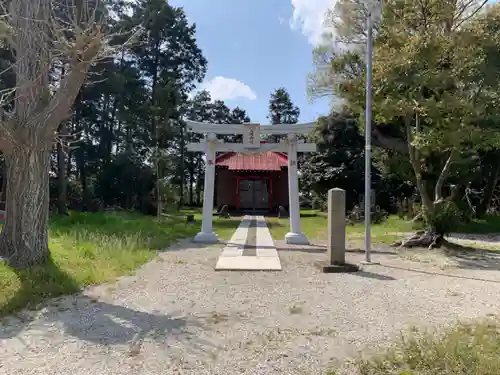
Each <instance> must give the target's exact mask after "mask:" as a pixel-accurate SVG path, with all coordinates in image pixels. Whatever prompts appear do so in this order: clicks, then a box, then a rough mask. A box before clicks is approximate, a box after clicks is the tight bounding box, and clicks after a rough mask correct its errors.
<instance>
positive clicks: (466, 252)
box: [442, 242, 500, 271]
mask: <svg viewBox="0 0 500 375" xmlns="http://www.w3.org/2000/svg"><path fill="white" fill-rule="evenodd" d="M442 250H443V252H444V254H445V255H446V256H447V257H449V258H450V259H451V260H453V261H454V262H455V263H456V266H457V267H458V268H462V269H474V270H490V271H500V252H499V251H491V250H485V249H479V248H476V247H472V246H464V245H459V244H456V243H451V242H446V243H445V244H444V246H443V248H442Z"/></svg>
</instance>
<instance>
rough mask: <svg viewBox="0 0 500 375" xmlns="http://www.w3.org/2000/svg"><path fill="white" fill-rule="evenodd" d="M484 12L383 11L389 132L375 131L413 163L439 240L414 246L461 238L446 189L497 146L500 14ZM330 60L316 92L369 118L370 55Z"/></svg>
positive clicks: (449, 4)
mask: <svg viewBox="0 0 500 375" xmlns="http://www.w3.org/2000/svg"><path fill="white" fill-rule="evenodd" d="M483 5H484V2H481V3H479V2H470V1H458V2H457V1H437V0H435V1H428V2H426V3H425V4H417V3H409V2H406V1H403V0H394V1H389V2H387V3H386V7H385V8H384V18H383V21H382V23H381V25H380V29H379V34H378V36H377V38H376V42H375V58H374V82H373V84H374V97H373V99H374V101H373V104H374V114H375V123H376V124H385V125H384V126H375V130H374V134H373V136H374V137H373V138H375V140H378V144H379V145H380V144H381V145H384V147H385V148H387V149H392V150H394V151H398V152H400V153H403V154H405V155H408V157H409V160H410V162H411V166H412V169H413V173H414V178H415V183H416V186H417V188H418V192H419V195H420V198H421V201H422V204H423V207H424V214H425V217H426V220H427V222H428V224H429V233H436V234H437V236H434V235H429V233H427V234H425V235H424V236H423V237H421V238H419V239H417V240H416V241H410V242H408V243H407V245H409V246H412V245H414V244H430V243H435V242H436V241H437V242H439V241H440V239H441V236H442V234H443V233H445V232H446V231H448V230H450V229H452V228H451V227H450V225H447V224H452V223H453V220H452V216H455V212H456V210H455V209H454V206H453V204H452V203H453V198H454V190H453V189H452V188H451V187H450V188H447V187H446V183H447V181H450V179H453V178H456V177H457V173H459V172H460V169H463V166H464V165H468V163H470V161H471V160H474V156H475V154H476V153H477V152H478V151H479V150H488V149H491V148H493V147H496V146H497V145H498V137H497V136H496V133H497V132H496V131H495V128H496V126H497V124H498V122H497V121H496V120H497V116H496V113H495V111H493V110H492V108H493V107H492V105H494V103H496V102H497V100H498V96H497V95H496V92H498V79H497V77H498V73H499V66H498V64H496V61H497V56H498V50H499V48H498V43H499V42H500V38H499V34H498V30H497V29H498V24H499V23H498V21H499V19H498V10H495V7H493V8H489V9H487V11H486V12H483V13H481V12H478V10H479V9H480V8H481V7H482V6H483ZM497 9H498V8H497ZM358 18H359V17H358ZM486 35H488V37H486ZM320 55H321V54H320ZM322 56H323V58H324V59H323V60H322V61H328V59H327V58H325V56H326V55H325V54H323V55H322ZM329 56H330V64H329V66H327V65H325V64H323V65H321V66H320V69H319V70H318V71H317V72H316V73H317V77H319V78H321V79H317V80H315V81H313V84H315V85H317V86H316V92H327V90H328V88H329V89H330V90H332V91H334V92H336V93H337V94H338V95H340V96H341V97H342V98H343V99H344V100H345V101H346V102H347V103H348V105H349V106H350V107H351V108H352V109H353V110H354V111H357V112H358V113H362V110H363V108H364V78H365V77H364V67H363V51H362V50H360V49H352V50H349V51H348V52H344V53H342V52H339V51H335V52H334V53H331V54H330V55H329ZM382 129H383V130H382ZM388 134H389V135H390V136H387V135H388ZM377 138H378V139H377ZM374 143H375V144H376V143H377V142H374ZM428 175H433V176H435V178H431V179H429V178H426V177H427V176H428ZM448 213H449V214H448ZM450 215H451V216H450ZM438 217H439V219H436V218H438Z"/></svg>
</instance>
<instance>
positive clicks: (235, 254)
mask: <svg viewBox="0 0 500 375" xmlns="http://www.w3.org/2000/svg"><path fill="white" fill-rule="evenodd" d="M251 225H253V226H254V228H252V229H250V226H251ZM254 231H255V232H254ZM249 232H253V233H254V234H251V236H252V237H253V236H255V238H250V237H249ZM215 269H216V270H226V271H280V270H281V262H280V258H279V256H278V252H277V251H276V247H275V246H274V241H273V238H272V237H271V233H270V232H269V229H268V228H267V225H266V220H265V218H264V217H263V216H250V215H247V216H245V217H244V218H243V220H242V221H241V224H240V225H239V227H238V228H237V229H236V231H235V232H234V234H233V237H232V238H231V240H230V241H229V242H228V244H227V246H226V247H225V248H224V249H223V250H222V252H221V254H220V256H219V259H218V261H217V264H216V266H215Z"/></svg>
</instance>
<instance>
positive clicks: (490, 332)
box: [330, 320, 500, 375]
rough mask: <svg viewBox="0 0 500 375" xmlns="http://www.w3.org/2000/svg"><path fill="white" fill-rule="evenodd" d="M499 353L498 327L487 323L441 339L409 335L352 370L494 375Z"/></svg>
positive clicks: (499, 370) (384, 374)
mask: <svg viewBox="0 0 500 375" xmlns="http://www.w3.org/2000/svg"><path fill="white" fill-rule="evenodd" d="M499 353H500V325H499V324H498V321H493V320H488V321H483V322H479V323H475V324H461V325H458V326H457V327H455V328H453V329H451V330H449V331H447V332H446V333H445V334H444V335H439V334H432V333H424V334H417V335H415V334H413V335H411V336H409V337H406V338H402V339H401V340H400V342H399V343H397V345H395V346H394V348H392V349H390V350H389V351H387V352H386V353H384V354H382V355H379V356H376V357H373V358H370V359H367V360H361V361H359V362H358V363H357V365H356V367H357V369H358V371H359V375H497V374H500V356H499ZM330 374H335V372H331V373H330Z"/></svg>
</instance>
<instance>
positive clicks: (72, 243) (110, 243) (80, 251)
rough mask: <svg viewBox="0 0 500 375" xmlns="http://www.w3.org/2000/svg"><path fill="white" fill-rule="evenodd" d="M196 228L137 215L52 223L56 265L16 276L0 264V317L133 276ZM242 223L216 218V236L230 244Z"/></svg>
mask: <svg viewBox="0 0 500 375" xmlns="http://www.w3.org/2000/svg"><path fill="white" fill-rule="evenodd" d="M195 217H196V219H197V222H196V223H195V224H187V223H185V216H180V215H175V216H172V217H168V218H164V219H161V220H160V221H157V220H156V218H155V217H152V216H144V215H140V214H133V213H121V212H117V213H77V212H72V213H71V214H70V216H54V217H52V218H51V222H50V244H49V246H50V249H51V252H52V261H53V262H52V263H50V264H47V265H44V266H38V267H33V268H30V269H27V270H24V271H21V272H15V271H14V270H12V269H11V268H9V267H7V266H6V265H5V264H4V263H1V262H0V316H1V315H6V314H9V313H12V312H15V311H16V310H19V309H21V308H23V307H35V306H37V305H39V304H40V303H41V302H43V301H44V300H46V299H47V298H51V297H56V296H59V295H63V294H71V293H74V292H76V291H78V290H79V289H81V288H82V287H84V286H87V285H93V284H99V283H103V282H106V281H110V280H114V279H116V278H117V277H119V276H122V275H127V274H130V273H132V272H133V271H134V270H135V269H136V268H137V267H139V266H140V265H142V264H144V263H145V262H147V261H149V260H151V259H152V258H153V257H154V256H155V255H156V254H157V252H158V251H159V250H161V249H165V248H167V247H168V246H169V245H171V244H172V243H173V242H175V241H176V240H178V239H181V238H185V237H191V236H193V235H195V234H196V233H197V232H198V231H199V230H200V226H201V217H200V216H199V215H198V214H196V215H195ZM238 224H239V221H235V220H228V219H220V218H214V230H215V231H216V232H217V233H218V234H219V236H221V238H224V239H226V238H230V237H231V234H232V233H233V232H234V230H235V228H236V227H237V226H238Z"/></svg>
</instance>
